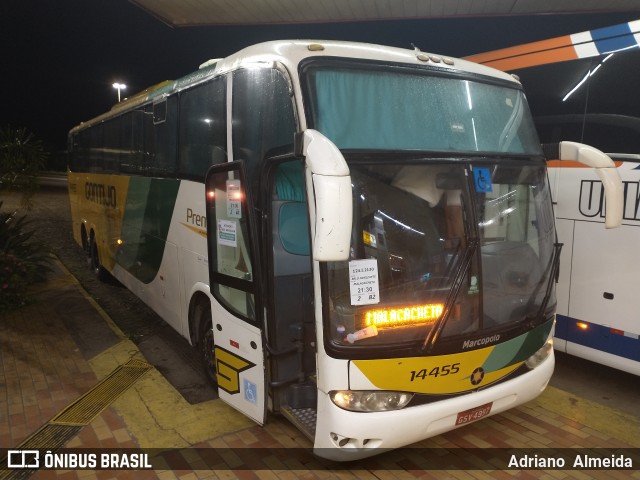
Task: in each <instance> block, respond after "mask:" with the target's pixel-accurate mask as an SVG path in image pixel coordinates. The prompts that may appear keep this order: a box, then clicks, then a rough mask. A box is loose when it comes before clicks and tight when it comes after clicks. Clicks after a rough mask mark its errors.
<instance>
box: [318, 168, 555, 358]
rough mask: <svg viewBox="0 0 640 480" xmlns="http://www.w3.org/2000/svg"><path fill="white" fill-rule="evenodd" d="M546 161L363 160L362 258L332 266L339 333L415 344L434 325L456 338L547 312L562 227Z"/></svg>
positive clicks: (356, 237) (341, 343)
mask: <svg viewBox="0 0 640 480" xmlns="http://www.w3.org/2000/svg"><path fill="white" fill-rule="evenodd" d="M474 170H476V171H480V172H482V173H483V174H484V175H486V176H487V177H486V178H485V179H484V181H485V183H483V182H481V181H480V180H479V179H478V178H477V176H474V173H473V172H474ZM544 171H545V170H544V167H543V166H534V165H512V166H497V165H495V164H494V165H488V166H475V165H474V166H472V165H469V164H461V163H441V164H439V165H433V164H419V165H418V164H416V165H414V164H411V165H397V164H396V165H390V164H384V165H383V164H380V163H377V164H375V165H373V164H372V165H366V166H365V165H351V178H352V185H353V196H354V212H353V213H354V215H353V219H354V220H353V232H352V241H351V252H350V260H349V261H345V262H329V263H327V267H326V270H325V271H326V279H327V281H326V283H325V285H326V288H327V292H326V293H327V295H326V297H325V298H328V299H329V300H328V304H327V306H328V309H327V310H325V311H328V322H327V323H326V325H327V327H328V329H329V332H328V333H329V335H330V341H331V342H332V343H333V344H334V345H336V346H337V347H365V346H369V347H376V346H396V347H398V348H410V349H412V348H413V350H412V351H413V352H415V348H417V347H418V346H422V345H424V342H425V339H428V338H431V335H430V333H433V332H432V330H434V329H436V330H437V331H438V335H437V338H438V339H441V340H442V341H445V342H446V341H448V340H452V339H454V340H455V339H456V338H458V339H459V338H473V337H477V336H478V335H485V334H488V333H491V332H495V331H500V332H504V331H506V330H508V329H512V328H517V326H518V325H522V324H523V323H524V322H529V321H535V322H541V321H543V320H544V319H546V316H547V315H546V312H545V311H543V310H545V309H544V308H543V306H545V305H548V306H549V307H552V306H553V302H554V299H553V298H551V297H552V292H553V290H552V289H551V288H550V287H549V286H550V282H551V276H552V272H553V269H552V266H553V265H552V263H553V262H552V260H553V258H554V255H553V242H554V238H555V237H554V228H553V215H552V212H551V203H550V198H549V193H548V189H547V187H546V182H545V175H544ZM437 341H440V340H437ZM410 344H414V347H409V345H410ZM403 346H404V347H403Z"/></svg>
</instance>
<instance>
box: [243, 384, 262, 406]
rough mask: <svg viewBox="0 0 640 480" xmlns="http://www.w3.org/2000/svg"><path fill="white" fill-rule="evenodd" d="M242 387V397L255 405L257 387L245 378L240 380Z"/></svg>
mask: <svg viewBox="0 0 640 480" xmlns="http://www.w3.org/2000/svg"><path fill="white" fill-rule="evenodd" d="M242 383H243V387H244V389H243V390H244V399H245V400H246V401H247V402H250V403H253V404H254V405H256V404H257V403H258V387H257V386H256V384H255V383H253V382H250V381H249V380H247V379H246V378H245V379H243V381H242Z"/></svg>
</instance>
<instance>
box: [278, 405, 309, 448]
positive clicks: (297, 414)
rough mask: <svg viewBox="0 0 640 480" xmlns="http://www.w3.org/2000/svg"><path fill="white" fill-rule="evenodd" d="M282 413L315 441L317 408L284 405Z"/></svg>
mask: <svg viewBox="0 0 640 480" xmlns="http://www.w3.org/2000/svg"><path fill="white" fill-rule="evenodd" d="M281 413H282V415H284V416H285V417H286V418H287V419H288V420H289V421H290V422H291V423H293V424H294V425H295V426H296V427H297V428H298V429H299V430H300V431H301V432H302V433H304V434H305V436H306V437H307V438H308V439H309V440H311V441H312V442H313V441H314V439H315V436H316V418H317V416H318V415H317V412H316V409H315V408H291V407H284V408H283V409H282V410H281Z"/></svg>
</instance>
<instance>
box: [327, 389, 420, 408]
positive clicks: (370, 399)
mask: <svg viewBox="0 0 640 480" xmlns="http://www.w3.org/2000/svg"><path fill="white" fill-rule="evenodd" d="M329 397H331V401H332V402H333V403H335V404H336V405H337V406H338V407H340V408H343V409H345V410H349V411H351V412H387V411H389V410H400V409H401V408H404V407H405V406H406V405H407V403H409V401H410V400H411V399H412V398H413V394H412V393H406V392H389V391H378V390H337V391H333V392H329Z"/></svg>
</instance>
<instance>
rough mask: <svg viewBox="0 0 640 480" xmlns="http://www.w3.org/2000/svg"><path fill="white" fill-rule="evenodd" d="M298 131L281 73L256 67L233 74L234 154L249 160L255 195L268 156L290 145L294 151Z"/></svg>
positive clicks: (247, 164) (248, 175)
mask: <svg viewBox="0 0 640 480" xmlns="http://www.w3.org/2000/svg"><path fill="white" fill-rule="evenodd" d="M295 132H296V122H295V114H294V110H293V103H292V100H291V96H290V95H289V86H288V84H287V81H286V80H285V78H284V77H283V75H282V73H281V72H280V71H278V70H276V69H272V68H255V69H246V70H238V71H236V72H234V73H233V155H234V159H235V160H244V161H245V165H246V168H247V178H248V181H249V183H250V185H251V188H252V189H253V190H254V193H257V192H256V191H255V187H256V184H257V181H256V179H257V172H258V171H259V165H260V162H262V160H263V159H264V157H265V155H266V153H267V152H269V151H273V150H274V149H277V148H278V147H281V149H282V147H284V150H286V149H287V146H289V147H290V148H289V149H288V150H289V152H293V137H294V134H295ZM283 153H284V152H283Z"/></svg>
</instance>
